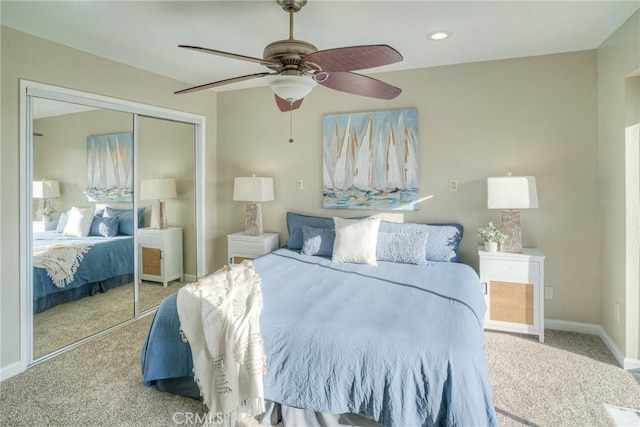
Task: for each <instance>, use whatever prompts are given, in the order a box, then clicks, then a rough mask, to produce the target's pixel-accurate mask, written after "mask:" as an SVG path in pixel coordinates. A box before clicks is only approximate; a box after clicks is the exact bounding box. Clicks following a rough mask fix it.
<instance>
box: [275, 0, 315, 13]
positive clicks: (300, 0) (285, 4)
mask: <svg viewBox="0 0 640 427" xmlns="http://www.w3.org/2000/svg"><path fill="white" fill-rule="evenodd" d="M276 2H278V4H279V5H280V6H282V8H283V9H284V10H286V11H287V12H289V11H291V10H293V11H294V12H298V11H299V10H300V9H302V6H304V5H305V4H307V0H276Z"/></svg>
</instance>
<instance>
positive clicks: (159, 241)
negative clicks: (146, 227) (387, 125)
mask: <svg viewBox="0 0 640 427" xmlns="http://www.w3.org/2000/svg"><path fill="white" fill-rule="evenodd" d="M164 239H165V237H164V236H163V235H153V234H145V235H142V234H138V243H140V244H141V245H142V246H145V245H148V246H156V247H161V246H164Z"/></svg>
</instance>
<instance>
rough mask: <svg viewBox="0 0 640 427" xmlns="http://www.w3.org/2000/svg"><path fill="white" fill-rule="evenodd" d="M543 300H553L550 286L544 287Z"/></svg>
mask: <svg viewBox="0 0 640 427" xmlns="http://www.w3.org/2000/svg"><path fill="white" fill-rule="evenodd" d="M544 299H546V300H552V299H553V288H552V287H551V286H545V287H544Z"/></svg>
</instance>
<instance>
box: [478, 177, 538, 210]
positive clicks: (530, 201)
mask: <svg viewBox="0 0 640 427" xmlns="http://www.w3.org/2000/svg"><path fill="white" fill-rule="evenodd" d="M537 207H538V192H537V190H536V178H535V177H533V176H500V177H489V178H487V208H489V209H531V208H537Z"/></svg>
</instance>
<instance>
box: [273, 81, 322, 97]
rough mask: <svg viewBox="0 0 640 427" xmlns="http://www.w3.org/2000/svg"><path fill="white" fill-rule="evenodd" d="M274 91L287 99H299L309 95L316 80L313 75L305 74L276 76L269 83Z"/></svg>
mask: <svg viewBox="0 0 640 427" xmlns="http://www.w3.org/2000/svg"><path fill="white" fill-rule="evenodd" d="M269 86H270V87H271V90H272V91H273V93H275V94H276V95H278V97H279V98H282V99H286V100H287V101H290V102H292V101H297V100H299V99H302V98H304V97H306V96H307V95H309V93H311V91H312V90H313V88H314V87H316V82H315V81H314V80H313V79H312V78H311V77H303V76H276V77H273V78H272V79H271V82H270V83H269Z"/></svg>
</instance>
